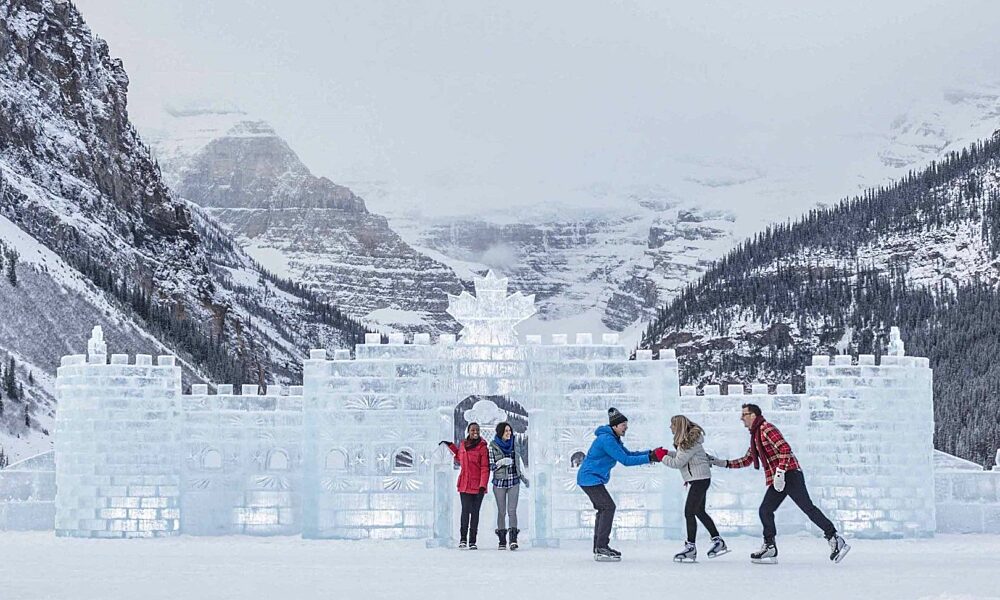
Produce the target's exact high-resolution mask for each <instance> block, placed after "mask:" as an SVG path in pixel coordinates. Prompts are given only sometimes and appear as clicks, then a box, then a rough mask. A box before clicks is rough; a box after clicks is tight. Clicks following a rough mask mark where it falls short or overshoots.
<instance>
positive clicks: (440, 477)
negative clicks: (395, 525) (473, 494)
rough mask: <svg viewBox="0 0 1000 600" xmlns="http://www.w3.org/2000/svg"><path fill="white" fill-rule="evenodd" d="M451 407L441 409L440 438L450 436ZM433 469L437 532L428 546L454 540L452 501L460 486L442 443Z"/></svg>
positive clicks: (438, 447)
mask: <svg viewBox="0 0 1000 600" xmlns="http://www.w3.org/2000/svg"><path fill="white" fill-rule="evenodd" d="M451 412H452V411H451V409H450V408H448V407H441V408H439V409H438V434H439V437H438V440H450V439H451V438H452V437H453V435H454V432H453V431H452V428H453V424H452V414H451ZM432 456H433V461H434V464H433V469H434V536H433V537H432V538H430V539H429V540H427V547H428V548H440V547H443V548H447V547H450V546H453V545H454V543H455V538H454V535H453V534H454V531H455V522H454V518H453V515H454V510H453V505H454V502H455V496H456V495H458V490H457V489H456V487H455V468H454V466H453V464H454V458H453V455H452V453H451V452H450V451H449V450H448V449H447V448H445V447H443V446H437V449H436V450H434V452H433V455H432Z"/></svg>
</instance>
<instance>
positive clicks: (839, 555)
mask: <svg viewBox="0 0 1000 600" xmlns="http://www.w3.org/2000/svg"><path fill="white" fill-rule="evenodd" d="M827 541H828V542H830V560H832V561H833V562H835V563H839V562H840V561H842V560H844V557H845V556H847V553H848V552H850V551H851V547H850V546H849V545H848V544H847V542H845V541H844V538H842V537H840V536H839V535H836V534H834V536H833V537H832V538H830V539H828V540H827Z"/></svg>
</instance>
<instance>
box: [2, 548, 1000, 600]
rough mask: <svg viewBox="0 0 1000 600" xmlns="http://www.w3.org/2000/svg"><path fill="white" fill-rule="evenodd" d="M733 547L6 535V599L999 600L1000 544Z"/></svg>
mask: <svg viewBox="0 0 1000 600" xmlns="http://www.w3.org/2000/svg"><path fill="white" fill-rule="evenodd" d="M486 541H487V543H488V542H489V540H486ZM730 541H731V546H732V547H734V552H732V553H730V554H729V555H727V556H724V557H720V558H718V559H715V560H713V561H710V562H709V561H703V562H701V563H699V564H693V565H688V564H686V565H678V564H673V563H672V562H670V557H671V556H672V554H673V552H674V551H675V550H676V549H677V548H676V547H675V546H676V544H673V543H667V542H644V543H622V544H619V545H618V547H619V549H620V550H622V551H623V553H624V555H625V560H624V561H623V562H621V563H619V564H607V563H595V562H593V560H592V559H591V558H590V556H589V544H587V543H579V542H572V543H567V544H565V545H564V547H563V548H560V549H556V550H547V549H532V548H525V549H522V550H520V551H518V552H504V553H502V554H501V553H499V552H497V551H496V550H494V549H492V548H489V549H483V550H479V551H478V552H468V551H458V550H450V549H433V550H428V549H425V548H424V545H423V542H341V541H311V540H302V539H299V538H249V537H234V538H193V537H181V538H173V539H162V540H129V541H101V540H77V539H61V538H56V537H54V536H53V535H52V534H51V533H38V532H32V533H0V598H2V599H3V600H29V599H36V598H52V599H59V600H90V599H95V600H97V599H100V600H117V599H120V598H121V599H129V600H134V599H138V598H142V599H143V600H156V599H161V598H170V599H171V600H179V599H183V600H194V599H202V598H205V599H211V600H223V599H229V598H232V599H239V600H251V599H256V598H263V599H272V598H274V599H281V600H298V599H305V598H309V599H311V598H323V599H325V600H334V599H344V598H362V597H363V598H406V599H407V600H420V599H423V598H434V599H435V600H444V599H446V598H462V597H485V598H493V597H497V596H503V597H505V598H509V599H511V600H527V599H532V598H544V599H546V600H557V599H559V598H573V599H574V600H582V599H588V598H623V599H627V600H633V599H635V600H639V599H644V598H662V599H669V598H682V597H683V598H686V599H689V598H713V599H721V598H739V599H741V600H748V599H752V598H768V599H769V600H771V599H781V598H796V599H805V598H810V599H811V598H836V599H837V600H845V599H849V598H878V599H883V598H914V599H922V598H926V599H934V600H945V599H948V600H951V599H961V600H972V599H976V600H980V599H983V598H1000V558H998V556H1000V536H979V535H966V536H951V535H943V536H939V537H937V538H935V539H933V540H903V541H856V542H854V550H852V552H851V554H850V556H849V557H848V558H847V559H846V560H845V561H844V562H843V563H841V564H839V565H834V564H831V563H829V562H828V561H827V560H826V557H825V552H826V548H827V546H826V544H825V542H823V540H821V539H819V538H810V537H785V538H781V539H779V544H780V550H781V557H780V558H781V563H780V564H779V565H776V566H761V565H750V564H749V563H748V561H747V559H746V554H747V553H748V552H749V551H750V550H752V549H755V546H756V545H757V543H758V542H757V540H755V539H752V538H746V537H743V538H732V539H731V540H730ZM484 545H485V544H484Z"/></svg>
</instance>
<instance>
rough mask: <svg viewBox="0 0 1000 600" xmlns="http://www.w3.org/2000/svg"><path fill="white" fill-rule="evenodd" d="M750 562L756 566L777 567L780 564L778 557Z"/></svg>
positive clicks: (754, 559) (753, 559)
mask: <svg viewBox="0 0 1000 600" xmlns="http://www.w3.org/2000/svg"><path fill="white" fill-rule="evenodd" d="M750 562H752V563H753V564H755V565H776V564H778V557H777V556H774V557H772V558H751V559H750Z"/></svg>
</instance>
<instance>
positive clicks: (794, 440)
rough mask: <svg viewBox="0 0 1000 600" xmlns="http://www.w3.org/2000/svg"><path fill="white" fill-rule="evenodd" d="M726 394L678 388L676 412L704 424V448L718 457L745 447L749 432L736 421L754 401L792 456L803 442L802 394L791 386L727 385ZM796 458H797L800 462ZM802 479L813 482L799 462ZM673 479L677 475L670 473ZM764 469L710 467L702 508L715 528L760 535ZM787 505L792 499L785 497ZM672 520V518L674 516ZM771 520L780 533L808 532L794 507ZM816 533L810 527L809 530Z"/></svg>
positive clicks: (739, 453)
mask: <svg viewBox="0 0 1000 600" xmlns="http://www.w3.org/2000/svg"><path fill="white" fill-rule="evenodd" d="M726 391H727V394H722V390H721V389H720V388H719V386H717V385H709V386H705V388H704V389H703V390H702V392H703V395H700V396H699V395H697V391H696V389H695V388H694V387H692V386H684V387H682V388H681V396H680V407H679V411H678V412H680V413H681V414H685V415H687V416H688V418H690V419H691V420H693V421H694V422H696V423H698V424H699V425H701V426H702V427H704V428H705V431H706V438H705V450H706V451H707V452H708V453H709V454H712V455H713V456H717V457H719V458H726V459H737V458H742V457H743V455H744V454H746V452H747V450H748V449H749V447H750V436H749V433H748V432H747V429H746V428H745V427H744V426H743V423H742V421H740V412H741V407H742V405H743V404H756V405H757V406H759V407H760V408H761V410H762V411H763V413H764V416H765V418H767V420H769V421H770V422H772V423H774V424H775V425H776V426H777V427H778V429H780V430H781V433H782V434H783V435H784V436H785V439H787V440H788V442H789V444H790V445H791V446H792V451H793V452H795V453H796V456H797V458H799V459H802V458H803V457H802V456H801V451H802V449H803V445H804V444H805V439H804V437H803V435H804V422H803V407H804V404H805V398H806V396H805V395H804V394H793V393H792V386H791V385H778V386H777V387H776V389H775V390H774V393H768V386H767V385H763V384H759V385H757V386H754V387H753V388H751V390H750V391H751V393H744V388H743V386H742V385H731V386H728V388H727V390H726ZM800 462H801V460H800ZM803 470H804V472H805V474H806V479H807V483H808V484H809V485H812V482H811V480H812V478H811V477H810V473H811V472H812V469H811V468H810V465H809V464H803ZM674 477H677V479H678V480H679V479H680V478H679V476H677V475H676V473H675V474H674ZM764 482H765V480H764V471H763V466H762V467H761V470H759V471H758V470H755V469H754V468H753V467H752V466H751V467H749V468H744V469H722V468H713V469H712V487H711V488H710V490H709V493H708V502H707V508H708V511H709V514H711V515H712V518H713V519H714V520H715V524H716V525H717V526H718V527H719V530H720V531H722V532H725V533H730V534H732V533H738V534H746V535H760V532H761V525H760V518H759V517H758V514H757V511H758V508H759V507H760V502H761V500H762V499H763V497H764V492H765V491H766V490H767V488H766V487H765V486H764ZM788 503H789V504H791V501H790V500H789V501H788ZM675 518H676V517H675ZM775 523H776V525H777V527H778V531H779V532H780V533H782V534H784V533H793V532H796V531H810V528H811V527H813V526H812V524H811V523H810V522H809V520H808V519H807V518H806V517H805V516H804V515H803V514H802V513H801V512H800V511H798V510H795V509H794V508H785V509H783V510H778V512H777V513H776V515H775ZM811 531H815V528H813V529H811Z"/></svg>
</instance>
